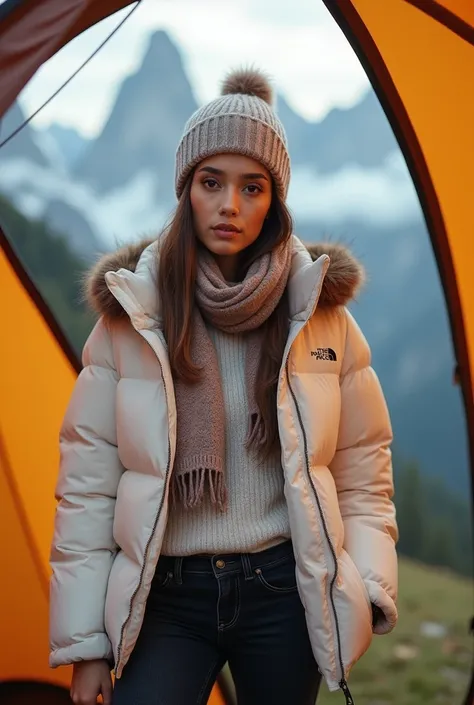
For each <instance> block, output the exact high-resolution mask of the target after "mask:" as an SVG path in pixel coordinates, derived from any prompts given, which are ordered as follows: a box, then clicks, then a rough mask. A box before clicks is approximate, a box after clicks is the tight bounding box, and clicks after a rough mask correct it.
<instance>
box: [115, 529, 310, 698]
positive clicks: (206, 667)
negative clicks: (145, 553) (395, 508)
mask: <svg viewBox="0 0 474 705" xmlns="http://www.w3.org/2000/svg"><path fill="white" fill-rule="evenodd" d="M227 661H228V663H229V667H230V670H231V673H232V677H233V680H234V683H235V687H236V690H237V698H238V703H239V705H263V704H264V705H314V703H315V700H316V696H317V693H318V689H319V684H320V674H319V671H318V667H317V665H316V662H315V660H314V657H313V654H312V651H311V646H310V642H309V637H308V632H307V628H306V621H305V615H304V610H303V606H302V604H301V601H300V598H299V595H298V591H297V588H296V580H295V559H294V555H293V550H292V545H291V542H285V543H284V544H280V545H279V546H276V547H274V548H270V549H268V550H266V551H262V552H260V553H254V554H230V555H216V556H192V557H189V558H170V557H166V556H162V557H161V558H160V560H159V562H158V566H157V569H156V573H155V577H154V580H153V583H152V588H151V591H150V595H149V598H148V602H147V607H146V612H145V618H144V621H143V626H142V629H141V631H140V635H139V637H138V640H137V644H136V646H135V649H134V650H133V652H132V655H131V657H130V660H129V662H128V664H127V665H126V666H125V668H124V670H123V673H122V677H121V678H120V679H119V680H117V681H116V684H115V690H114V697H113V705H205V703H207V700H208V698H209V694H210V692H211V690H212V686H213V684H214V682H215V680H216V678H217V675H218V673H219V671H220V670H221V668H222V667H223V665H224V664H225V663H226V662H227Z"/></svg>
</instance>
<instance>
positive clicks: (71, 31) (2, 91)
mask: <svg viewBox="0 0 474 705" xmlns="http://www.w3.org/2000/svg"><path fill="white" fill-rule="evenodd" d="M131 4H133V0H67V3H66V2H64V0H34V2H31V1H30V0H7V2H6V3H5V4H4V5H2V6H1V8H0V10H1V14H0V76H1V79H0V119H1V117H2V115H4V114H5V113H6V111H7V110H8V109H9V108H10V107H11V105H12V104H13V102H14V100H15V98H16V97H17V95H18V94H19V93H20V91H21V90H22V88H23V87H24V86H25V85H26V84H27V83H28V81H29V80H30V78H31V77H32V76H33V75H34V73H35V72H36V71H37V69H38V68H39V67H40V66H41V65H42V64H44V62H45V61H47V60H48V59H49V58H51V57H52V56H53V55H54V54H56V52H58V51H59V50H60V49H61V48H62V47H63V46H65V45H66V44H67V43H68V42H69V41H71V40H72V39H74V37H76V36H77V35H78V34H81V32H83V31H84V30H86V29H88V28H89V27H91V26H92V25H93V24H95V23H97V22H99V21H100V20H103V19H104V18H105V17H108V16H109V15H111V14H113V13H114V12H117V10H120V9H122V8H124V7H126V6H127V5H131Z"/></svg>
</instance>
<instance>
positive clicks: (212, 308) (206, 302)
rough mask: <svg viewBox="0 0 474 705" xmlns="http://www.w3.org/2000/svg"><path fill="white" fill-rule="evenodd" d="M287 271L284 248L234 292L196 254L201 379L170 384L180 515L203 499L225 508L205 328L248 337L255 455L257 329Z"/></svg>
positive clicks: (216, 390) (217, 408)
mask: <svg viewBox="0 0 474 705" xmlns="http://www.w3.org/2000/svg"><path fill="white" fill-rule="evenodd" d="M290 267H291V242H290V241H288V242H287V243H285V244H284V245H282V246H280V247H279V248H275V249H274V250H273V251H272V252H271V253H269V254H265V255H263V256H262V257H260V258H259V259H258V260H256V261H255V262H254V263H253V264H252V265H251V266H250V267H249V269H248V271H247V274H246V276H245V279H244V280H243V281H242V282H239V283H237V284H228V283H227V282H226V281H225V279H224V277H223V275H222V273H221V271H220V269H219V267H218V265H217V263H216V261H215V259H214V258H213V256H212V255H211V254H210V253H209V252H208V251H207V250H204V249H203V250H202V251H201V252H200V254H199V262H198V272H197V279H196V292H195V303H196V305H195V307H194V312H193V320H192V326H193V335H192V341H191V355H192V359H193V362H194V363H195V364H196V365H197V366H198V367H200V368H201V369H202V372H201V379H200V380H199V382H197V383H195V384H186V383H184V382H181V381H179V380H176V382H175V395H176V405H177V415H178V424H177V425H178V429H177V447H176V460H175V465H174V469H173V473H174V483H173V494H174V497H175V499H176V497H177V496H179V498H180V500H181V502H182V503H183V505H184V506H185V507H186V508H189V507H193V506H195V505H197V504H199V503H200V502H201V500H202V498H203V496H204V493H205V492H209V496H210V499H211V501H212V502H213V503H214V504H216V505H217V506H218V507H219V509H220V510H221V511H223V510H224V509H225V506H226V501H227V493H226V482H225V477H224V471H225V468H224V465H225V412H224V400H223V393H222V387H221V379H220V372H219V367H218V361H217V355H216V351H215V349H214V345H213V344H212V341H211V339H210V337H209V334H208V332H207V329H206V324H205V321H207V322H208V323H209V324H210V325H211V326H213V327H215V328H218V329H220V330H222V331H224V332H226V333H250V335H249V340H248V346H247V355H246V385H247V394H248V400H249V424H248V431H247V446H250V445H252V446H253V445H255V446H256V447H258V446H259V445H261V444H263V443H264V442H265V428H264V423H263V419H262V417H261V414H260V411H259V408H258V406H257V403H256V399H255V393H254V391H255V380H256V376H257V371H258V365H259V360H260V349H261V342H262V336H261V335H260V332H259V328H260V326H261V325H262V324H263V323H264V322H265V321H266V320H267V318H268V317H269V316H270V315H271V313H272V312H273V311H274V310H275V308H276V307H277V305H278V302H279V301H280V298H281V296H282V294H283V292H284V290H285V287H286V284H287V281H288V276H289V273H290Z"/></svg>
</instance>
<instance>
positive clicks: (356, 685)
mask: <svg viewBox="0 0 474 705" xmlns="http://www.w3.org/2000/svg"><path fill="white" fill-rule="evenodd" d="M399 612H400V619H399V623H398V625H397V627H396V629H395V630H394V631H393V632H392V633H391V634H390V635H387V636H383V637H376V638H375V640H374V642H373V644H372V647H371V648H370V650H369V651H368V652H367V654H366V655H365V656H364V657H363V658H362V659H361V660H360V661H359V663H358V664H356V666H355V667H354V669H353V671H352V674H351V677H350V683H349V685H350V689H351V692H352V695H353V697H354V699H355V701H356V703H357V705H359V704H360V705H427V703H436V704H437V705H461V703H463V702H464V697H465V694H466V692H467V689H468V683H469V679H470V672H471V668H472V657H473V640H472V636H470V635H469V625H468V622H469V618H470V615H472V612H473V591H472V581H470V580H468V579H464V578H460V577H458V576H457V575H455V574H453V573H449V572H445V571H443V570H438V569H436V568H427V567H426V566H423V565H421V564H417V563H414V562H411V561H408V560H406V559H401V560H400V593H399ZM430 623H431V624H432V625H433V626H432V627H431V629H432V631H435V625H436V626H437V627H438V628H439V631H440V632H442V631H444V634H441V633H440V634H439V635H437V636H428V635H426V634H425V633H424V632H428V630H429V629H430ZM341 697H342V695H341V693H340V692H339V693H328V691H327V688H326V687H325V686H324V687H323V688H322V689H321V694H320V696H319V698H318V703H317V705H340V703H341ZM342 699H343V700H344V698H342Z"/></svg>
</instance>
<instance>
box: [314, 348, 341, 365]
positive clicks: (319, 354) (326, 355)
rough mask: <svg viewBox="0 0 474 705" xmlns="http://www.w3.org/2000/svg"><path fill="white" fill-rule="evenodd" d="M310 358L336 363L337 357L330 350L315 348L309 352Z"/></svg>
mask: <svg viewBox="0 0 474 705" xmlns="http://www.w3.org/2000/svg"><path fill="white" fill-rule="evenodd" d="M311 357H315V358H316V360H331V361H332V362H336V360H337V355H336V353H335V352H334V350H333V349H332V348H316V350H311Z"/></svg>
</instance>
